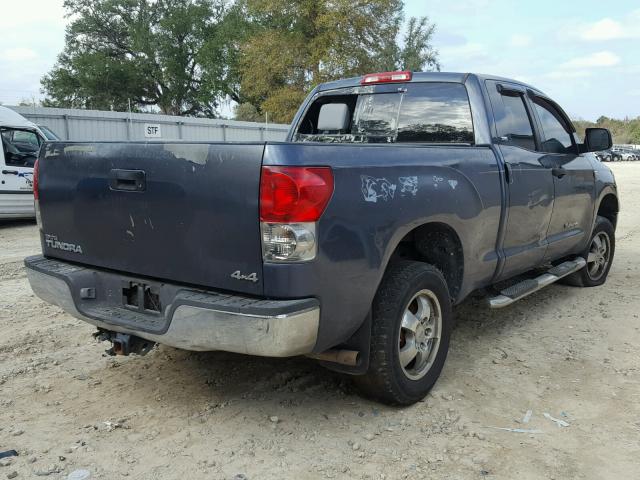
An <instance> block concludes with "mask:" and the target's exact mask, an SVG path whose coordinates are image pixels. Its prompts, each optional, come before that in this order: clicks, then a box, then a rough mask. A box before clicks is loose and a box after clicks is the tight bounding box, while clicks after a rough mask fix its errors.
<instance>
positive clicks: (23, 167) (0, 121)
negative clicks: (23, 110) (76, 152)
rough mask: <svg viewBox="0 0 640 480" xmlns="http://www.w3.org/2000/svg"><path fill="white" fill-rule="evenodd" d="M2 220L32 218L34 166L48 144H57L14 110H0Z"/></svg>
mask: <svg viewBox="0 0 640 480" xmlns="http://www.w3.org/2000/svg"><path fill="white" fill-rule="evenodd" d="M0 138H1V139H2V150H1V151H0V219H8V218H33V217H35V211H34V208H33V164H34V163H35V161H36V158H37V157H38V152H39V151H40V146H41V145H42V143H43V142H44V141H45V140H57V139H58V138H57V137H56V136H55V134H54V133H53V132H52V131H51V130H49V129H48V128H46V127H44V128H41V127H38V125H36V124H35V123H32V122H30V121H29V120H27V119H26V118H24V117H23V116H22V115H20V114H18V113H16V112H14V111H13V110H11V109H9V108H6V107H0Z"/></svg>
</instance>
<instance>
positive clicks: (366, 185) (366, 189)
mask: <svg viewBox="0 0 640 480" xmlns="http://www.w3.org/2000/svg"><path fill="white" fill-rule="evenodd" d="M360 180H361V182H362V185H361V189H362V196H363V197H364V200H365V202H371V203H377V202H378V199H379V198H380V199H382V200H383V201H385V202H386V201H389V200H393V197H394V195H395V193H396V185H395V184H394V183H391V182H390V181H389V180H387V179H386V178H375V177H370V176H368V175H360Z"/></svg>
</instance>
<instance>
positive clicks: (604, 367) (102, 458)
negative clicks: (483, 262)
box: [0, 164, 640, 480]
mask: <svg viewBox="0 0 640 480" xmlns="http://www.w3.org/2000/svg"><path fill="white" fill-rule="evenodd" d="M612 168H613V169H614V171H615V173H616V176H617V179H618V182H619V185H620V190H621V198H622V208H623V210H622V213H621V216H620V222H619V227H618V232H617V249H618V250H617V254H616V259H615V263H614V265H613V269H612V270H611V274H610V277H609V281H608V283H607V284H606V285H605V286H603V287H600V288H594V289H579V288H572V287H566V286H556V285H554V286H552V287H549V288H547V289H545V290H542V291H541V292H539V293H537V294H536V295H534V296H532V297H529V298H528V299H525V300H523V301H521V302H519V303H517V304H515V305H514V306H512V307H510V308H507V309H505V310H502V311H490V310H488V309H486V308H485V307H483V306H482V304H481V302H479V301H477V300H469V301H467V302H465V303H464V304H463V305H461V306H460V307H458V308H456V309H455V312H454V313H455V317H456V320H457V326H456V328H455V330H454V333H453V339H452V345H451V352H450V355H449V359H448V361H447V364H446V366H445V369H444V372H443V375H442V378H441V379H440V380H439V382H438V383H437V385H436V387H435V388H434V389H433V391H432V393H431V394H430V395H429V396H428V397H427V398H426V399H425V401H423V402H421V403H418V404H416V405H415V406H413V407H410V408H405V409H398V408H390V407H385V406H383V405H379V404H377V403H374V402H370V401H368V400H365V399H363V398H361V397H359V396H358V394H357V393H356V392H355V391H354V390H353V389H352V387H351V384H350V382H349V381H348V379H345V378H343V377H341V376H339V375H336V374H333V373H331V372H329V371H326V370H324V369H322V368H321V367H319V366H317V365H316V364H315V363H313V362H312V361H310V360H307V359H304V358H296V359H288V360H276V359H260V358H251V357H243V356H240V355H233V354H227V353H218V352H216V353H190V352H184V351H179V350H174V349H171V348H167V347H160V348H158V349H156V350H154V351H152V352H151V353H150V354H149V355H147V356H145V357H137V356H130V357H118V358H113V357H107V356H105V355H104V350H105V349H106V348H107V346H108V345H106V344H104V343H99V342H97V341H95V340H93V339H92V337H91V333H92V331H93V328H92V327H91V326H89V325H87V324H85V323H83V322H81V321H78V320H75V319H73V318H72V317H70V316H68V315H67V314H65V313H63V312H62V311H60V310H59V309H58V308H57V307H53V306H49V305H47V304H45V303H43V302H41V301H40V300H39V299H37V298H36V297H35V296H34V295H33V293H32V292H31V290H30V289H29V286H28V283H27V280H26V278H25V274H24V271H23V268H22V263H21V261H22V258H23V257H24V256H26V255H28V254H33V253H37V252H38V251H39V242H38V239H37V235H36V227H35V226H34V225H33V224H32V223H15V222H13V223H5V224H1V225H0V245H2V251H1V252H0V451H3V450H8V449H16V450H17V451H18V452H19V454H20V455H19V456H18V457H14V458H12V459H10V460H7V459H4V460H0V478H14V477H13V475H14V474H17V476H16V477H15V478H18V479H20V478H32V477H34V476H46V477H48V478H53V479H62V478H66V477H67V475H68V474H69V473H71V472H72V471H74V470H76V469H86V470H88V471H89V472H90V473H91V478H105V479H112V478H120V477H130V478H136V479H156V478H162V479H165V478H166V479H174V478H175V479H185V478H209V479H234V478H236V479H241V478H248V479H250V480H255V479H283V478H287V479H288V478H296V479H320V478H349V479H352V478H362V479H395V478H409V479H425V478H438V479H473V478H485V477H486V478H496V479H510V480H511V479H514V478H517V479H520V480H524V479H540V478H545V479H591V478H594V479H595V478H598V479H604V478H607V479H632V478H640V355H639V354H638V352H639V348H638V346H639V345H640V319H639V315H640V296H639V294H638V290H639V288H640V269H639V267H638V260H637V259H638V258H640V243H639V240H640V215H639V214H638V212H639V211H640V164H614V165H612ZM528 410H531V411H532V416H531V420H530V421H529V422H528V423H527V422H525V421H524V420H523V418H524V417H525V414H526V412H527V411H528ZM545 414H548V415H550V416H551V417H553V418H555V419H559V420H562V421H563V422H566V424H568V426H566V427H562V426H558V425H557V424H556V422H554V421H552V420H550V419H548V418H547V417H546V416H545ZM494 427H500V428H522V429H532V430H537V431H538V432H539V433H517V432H512V431H506V430H500V429H496V428H494Z"/></svg>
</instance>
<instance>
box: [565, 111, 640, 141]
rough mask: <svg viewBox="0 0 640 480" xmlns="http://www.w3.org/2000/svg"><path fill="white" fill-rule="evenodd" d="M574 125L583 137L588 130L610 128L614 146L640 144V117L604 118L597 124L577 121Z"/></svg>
mask: <svg viewBox="0 0 640 480" xmlns="http://www.w3.org/2000/svg"><path fill="white" fill-rule="evenodd" d="M573 124H574V126H575V127H576V130H577V132H578V134H579V135H580V136H581V137H583V136H584V130H585V129H586V128H589V127H601V128H608V129H609V130H610V131H611V134H612V135H613V143H614V144H633V145H638V144H640V117H637V118H634V119H628V118H627V119H624V120H616V119H614V118H609V117H605V116H602V117H600V118H598V120H596V122H595V123H594V122H588V121H586V120H575V121H574V122H573Z"/></svg>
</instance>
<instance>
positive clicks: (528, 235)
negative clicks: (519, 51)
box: [487, 81, 553, 278]
mask: <svg viewBox="0 0 640 480" xmlns="http://www.w3.org/2000/svg"><path fill="white" fill-rule="evenodd" d="M487 88H488V91H489V98H490V99H491V105H492V108H493V113H494V118H495V123H496V130H497V132H496V133H497V135H498V138H497V139H496V140H497V141H496V143H497V144H498V145H499V147H498V148H499V149H500V152H501V154H502V157H503V159H504V162H505V170H506V178H507V204H508V208H507V219H506V225H505V232H504V239H503V243H502V255H503V256H504V265H503V268H502V271H501V272H500V273H498V278H509V277H512V276H514V275H517V274H519V273H522V272H524V271H526V270H530V269H531V268H533V267H535V266H537V265H540V264H541V263H542V262H543V259H544V256H545V253H546V249H547V230H548V227H549V222H550V221H551V214H552V212H553V177H552V172H551V168H549V167H548V166H546V165H544V164H543V162H542V161H541V160H542V157H543V156H544V154H542V153H540V152H539V151H538V150H539V145H540V139H539V138H538V136H537V134H536V130H535V129H534V122H533V115H532V112H531V110H530V106H529V104H528V103H527V100H526V91H525V90H524V88H522V87H521V86H519V85H517V84H511V83H506V82H495V81H488V82H487Z"/></svg>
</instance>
